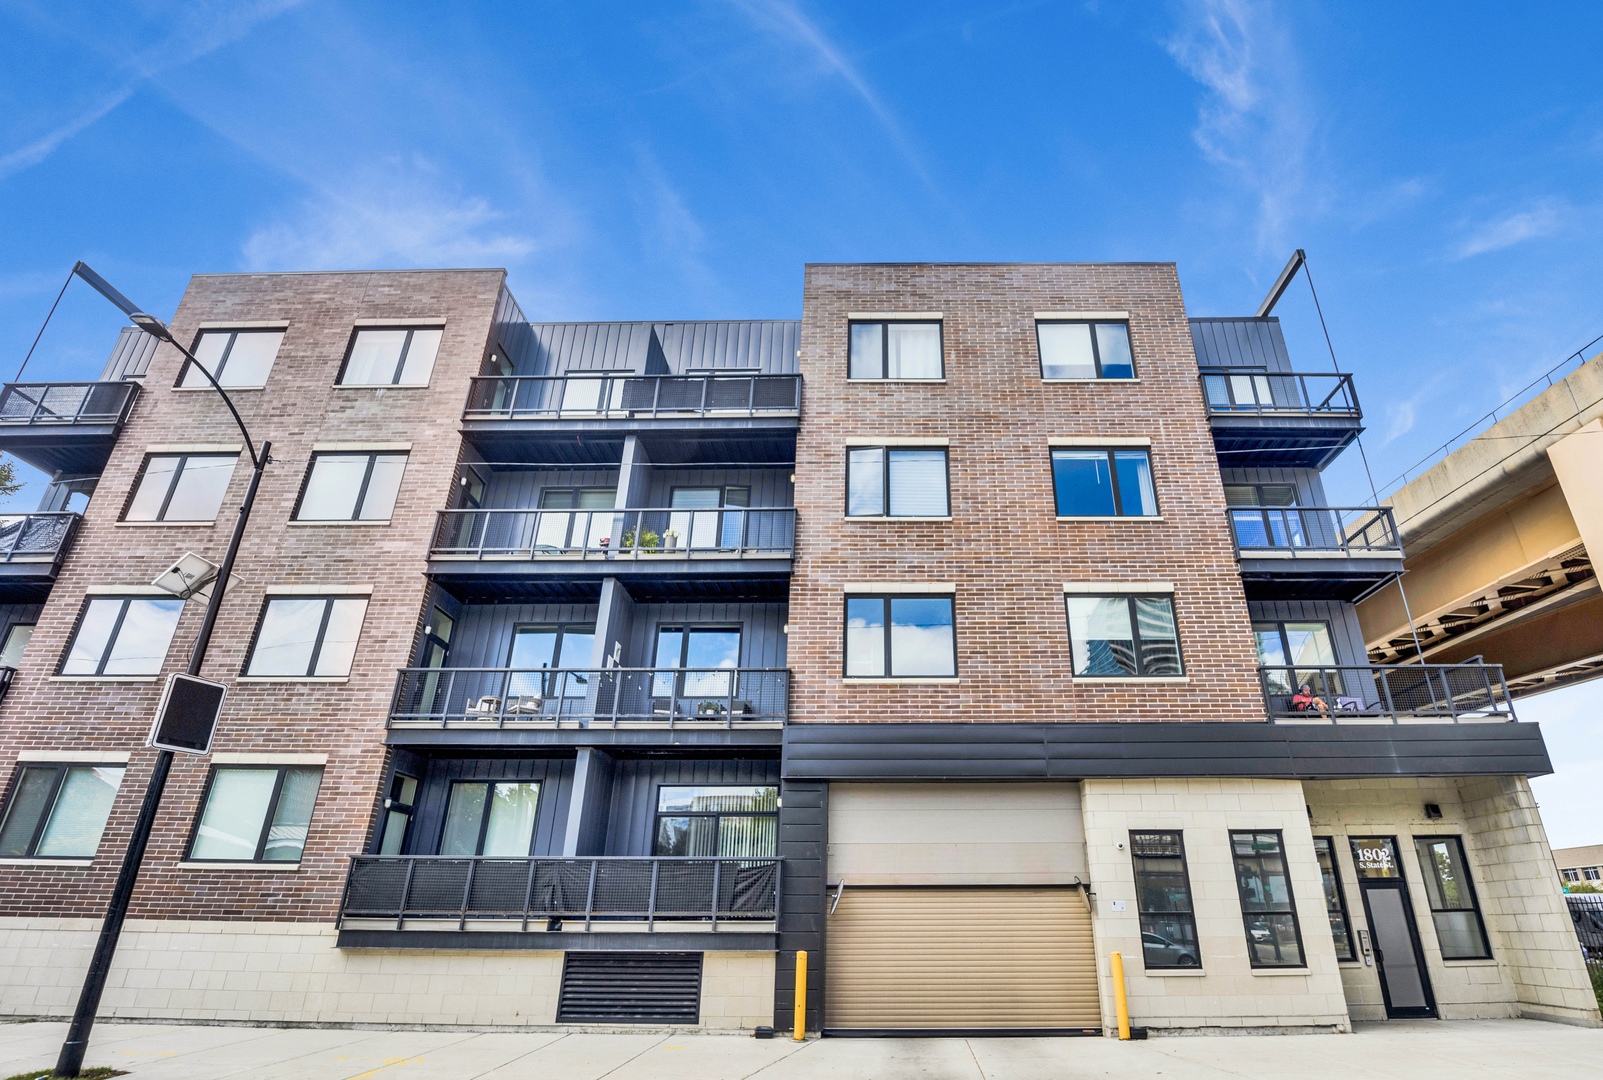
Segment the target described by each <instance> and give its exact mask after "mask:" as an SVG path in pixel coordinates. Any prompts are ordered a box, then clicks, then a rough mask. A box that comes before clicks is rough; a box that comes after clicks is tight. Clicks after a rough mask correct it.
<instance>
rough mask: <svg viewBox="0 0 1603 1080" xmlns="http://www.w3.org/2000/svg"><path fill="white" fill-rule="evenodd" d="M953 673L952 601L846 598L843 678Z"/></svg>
mask: <svg viewBox="0 0 1603 1080" xmlns="http://www.w3.org/2000/svg"><path fill="white" fill-rule="evenodd" d="M956 674H957V638H956V636H955V634H954V633H953V620H952V598H951V597H950V596H848V597H847V598H846V676H847V677H848V678H874V677H880V678H884V677H887V676H888V677H890V678H898V679H899V678H917V677H921V676H922V677H942V676H952V675H956Z"/></svg>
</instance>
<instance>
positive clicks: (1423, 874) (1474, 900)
mask: <svg viewBox="0 0 1603 1080" xmlns="http://www.w3.org/2000/svg"><path fill="white" fill-rule="evenodd" d="M1440 840H1447V841H1451V842H1452V843H1454V844H1457V845H1458V858H1459V864H1460V865H1461V866H1463V868H1464V890H1465V891H1466V892H1467V893H1469V904H1470V906H1469V907H1467V908H1438V907H1436V906H1435V902H1434V901H1433V900H1432V899H1431V890H1430V875H1432V874H1434V873H1435V868H1434V867H1430V868H1427V867H1426V864H1425V860H1424V859H1423V857H1422V853H1421V852H1420V850H1419V844H1420V842H1421V841H1424V842H1426V843H1433V842H1436V841H1440ZM1414 857H1415V858H1416V859H1418V860H1419V873H1420V888H1422V889H1424V890H1425V906H1426V907H1428V908H1430V916H1431V929H1432V930H1434V931H1435V933H1436V949H1437V951H1438V952H1440V951H1441V944H1442V943H1441V931H1440V930H1438V929H1437V928H1436V916H1437V915H1441V914H1448V913H1452V912H1462V911H1468V912H1472V913H1473V914H1474V915H1475V926H1476V929H1478V930H1479V931H1480V941H1481V954H1480V955H1479V956H1454V957H1449V956H1447V955H1446V954H1445V953H1444V954H1443V955H1442V962H1443V963H1445V964H1456V963H1463V962H1469V963H1479V962H1481V961H1485V960H1491V959H1494V956H1493V954H1492V936H1491V935H1490V934H1488V933H1487V932H1486V914H1485V913H1484V912H1483V911H1482V910H1481V897H1480V893H1479V892H1477V891H1476V889H1475V873H1474V871H1472V870H1471V869H1470V868H1469V849H1468V848H1467V847H1465V845H1464V837H1463V834H1462V833H1433V834H1430V835H1423V834H1418V833H1416V834H1415V835H1414ZM1397 861H1398V863H1399V864H1401V863H1402V854H1401V853H1400V852H1399V853H1398V857H1397ZM1399 869H1400V865H1399Z"/></svg>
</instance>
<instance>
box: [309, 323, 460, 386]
mask: <svg viewBox="0 0 1603 1080" xmlns="http://www.w3.org/2000/svg"><path fill="white" fill-rule="evenodd" d="M419 330H439V331H441V340H440V344H441V345H442V346H443V345H444V344H445V340H444V330H445V324H444V323H440V324H439V325H438V326H436V325H433V324H429V325H412V326H356V327H352V329H351V339H350V341H348V342H347V343H346V345H345V357H344V359H342V360H341V361H340V369H339V372H338V374H336V375H335V376H334V385H335V386H360V387H375V388H376V387H385V386H396V387H400V386H404V387H410V388H414V389H422V388H423V387H426V386H428V385H429V383H430V382H432V381H433V379H434V369H433V367H432V366H431V367H430V368H429V377H428V378H427V379H424V380H423V381H422V382H420V383H403V382H402V381H401V373H402V372H404V371H405V370H406V358H407V356H409V355H410V354H411V352H412V339H413V337H414V336H415V335H416V334H417V332H418V331H419ZM384 331H404V332H405V333H406V338H405V340H403V341H402V342H401V352H400V355H399V356H398V357H396V360H395V370H394V371H392V372H391V373H390V381H389V382H382V383H369V382H364V383H348V382H346V381H345V372H346V370H347V369H348V368H349V367H350V366H351V355H352V354H353V353H355V352H356V343H357V341H359V340H360V339H361V337H362V335H363V334H365V333H382V332H384ZM438 362H439V356H438V355H436V356H435V363H438Z"/></svg>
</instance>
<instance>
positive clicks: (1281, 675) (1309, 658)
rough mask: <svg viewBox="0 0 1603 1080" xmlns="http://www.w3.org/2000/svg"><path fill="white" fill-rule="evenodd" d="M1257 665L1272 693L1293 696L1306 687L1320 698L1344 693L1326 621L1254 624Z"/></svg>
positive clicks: (1265, 684) (1328, 625)
mask: <svg viewBox="0 0 1603 1080" xmlns="http://www.w3.org/2000/svg"><path fill="white" fill-rule="evenodd" d="M1252 633H1253V636H1254V637H1255V638H1256V639H1257V641H1258V664H1259V666H1260V667H1262V668H1263V669H1264V670H1263V678H1264V686H1265V687H1266V688H1267V689H1268V691H1269V692H1270V693H1271V694H1292V693H1295V692H1296V691H1297V690H1298V688H1300V687H1302V686H1304V685H1306V686H1308V687H1309V688H1310V689H1311V690H1313V692H1314V693H1315V694H1316V695H1318V696H1319V697H1321V698H1329V697H1334V696H1340V695H1341V694H1342V684H1341V671H1340V670H1338V669H1337V668H1336V649H1335V646H1334V645H1332V644H1331V639H1330V624H1328V623H1323V622H1280V623H1253V624H1252Z"/></svg>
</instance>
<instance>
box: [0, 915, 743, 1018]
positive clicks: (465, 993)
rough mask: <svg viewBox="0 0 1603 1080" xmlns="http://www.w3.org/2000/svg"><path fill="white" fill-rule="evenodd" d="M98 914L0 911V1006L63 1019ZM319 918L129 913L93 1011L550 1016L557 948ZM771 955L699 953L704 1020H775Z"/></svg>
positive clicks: (125, 1014)
mask: <svg viewBox="0 0 1603 1080" xmlns="http://www.w3.org/2000/svg"><path fill="white" fill-rule="evenodd" d="M97 929H98V924H97V922H96V921H95V920H92V919H61V918H6V919H0V1016H10V1017H45V1016H49V1017H65V1016H70V1015H71V1013H72V1009H73V1006H74V1005H75V1004H76V1002H77V999H78V990H79V987H80V986H81V985H82V983H83V975H84V971H85V969H87V967H88V965H89V954H90V951H91V950H92V949H93V947H94V942H95V933H96V930H97ZM336 933H337V931H336V930H335V928H334V927H333V925H332V924H326V923H285V922H201V921H195V922H186V921H177V920H173V921H157V920H149V919H130V920H129V921H128V923H127V925H126V927H125V928H124V930H123V935H122V942H121V944H120V946H119V948H118V950H117V959H116V962H115V964H114V965H113V966H112V969H111V977H110V979H109V980H108V982H107V984H106V994H105V997H104V998H103V999H102V1001H101V1005H100V1015H102V1016H115V1017H120V1018H124V1019H173V1020H203V1021H204V1020H210V1021H233V1022H244V1023H263V1024H283V1023H290V1024H296V1023H316V1024H397V1025H407V1026H417V1025H424V1024H427V1025H453V1024H460V1025H464V1026H468V1027H475V1028H479V1027H539V1026H547V1025H552V1024H555V1023H556V1014H557V994H558V990H559V988H560V986H561V981H562V955H563V954H562V953H560V952H555V951H552V952H466V951H441V952H423V951H416V952H414V951H407V952H399V951H397V952H380V951H376V950H355V949H337V948H335V947H334V941H335V937H336ZM773 1015H774V956H773V954H772V953H742V952H709V953H707V954H706V956H705V959H704V961H703V965H702V979H701V1027H703V1028H705V1029H709V1030H732V1029H750V1028H753V1027H755V1026H757V1025H758V1024H768V1023H772V1022H773Z"/></svg>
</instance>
